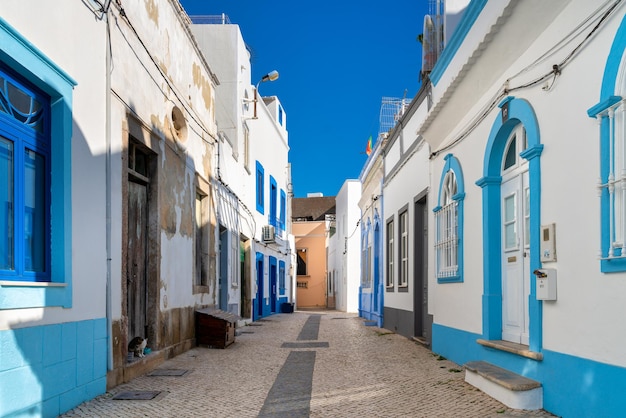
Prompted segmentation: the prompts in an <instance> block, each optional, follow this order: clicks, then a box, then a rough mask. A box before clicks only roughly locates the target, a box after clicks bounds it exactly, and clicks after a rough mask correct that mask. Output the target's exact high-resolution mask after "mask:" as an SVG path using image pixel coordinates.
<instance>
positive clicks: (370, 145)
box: [365, 135, 372, 155]
mask: <svg viewBox="0 0 626 418" xmlns="http://www.w3.org/2000/svg"><path fill="white" fill-rule="evenodd" d="M365 153H366V154H367V155H370V154H371V153H372V136H371V135H370V138H369V139H368V140H367V147H366V148H365Z"/></svg>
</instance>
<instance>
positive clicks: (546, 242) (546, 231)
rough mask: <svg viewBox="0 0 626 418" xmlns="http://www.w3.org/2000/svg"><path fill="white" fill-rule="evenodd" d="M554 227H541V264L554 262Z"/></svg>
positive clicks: (550, 225) (549, 225)
mask: <svg viewBox="0 0 626 418" xmlns="http://www.w3.org/2000/svg"><path fill="white" fill-rule="evenodd" d="M555 231H556V225H555V224H553V223H552V224H548V225H542V226H541V262H542V263H546V262H550V261H556V236H555Z"/></svg>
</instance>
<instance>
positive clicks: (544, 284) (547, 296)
mask: <svg viewBox="0 0 626 418" xmlns="http://www.w3.org/2000/svg"><path fill="white" fill-rule="evenodd" d="M533 274H534V275H535V277H536V278H537V287H536V295H537V300H556V269H537V270H535V271H533Z"/></svg>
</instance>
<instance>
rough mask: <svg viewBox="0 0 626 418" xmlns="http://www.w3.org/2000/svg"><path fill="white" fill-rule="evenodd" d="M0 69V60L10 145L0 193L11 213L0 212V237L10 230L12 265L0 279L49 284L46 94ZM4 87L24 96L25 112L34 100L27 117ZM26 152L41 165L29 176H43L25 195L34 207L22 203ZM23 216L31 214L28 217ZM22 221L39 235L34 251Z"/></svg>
mask: <svg viewBox="0 0 626 418" xmlns="http://www.w3.org/2000/svg"><path fill="white" fill-rule="evenodd" d="M3 67H4V66H3V65H2V64H1V63H0V76H1V77H2V79H3V80H4V82H3V83H2V85H0V95H1V96H2V101H0V106H1V107H0V136H1V137H3V138H4V139H5V140H6V141H8V142H9V143H11V144H12V153H11V154H12V155H11V158H10V160H8V161H10V162H11V165H10V167H11V171H12V173H11V178H12V181H11V185H10V188H11V191H10V192H9V190H7V186H9V184H8V183H7V182H1V183H0V188H2V189H3V190H4V192H5V193H3V194H6V195H9V194H11V196H7V197H10V202H8V203H10V208H7V209H8V210H7V209H5V210H4V211H2V212H3V213H4V212H8V211H10V212H11V213H10V215H9V214H8V213H6V214H5V216H2V218H3V223H4V219H6V224H5V228H7V231H5V232H4V233H0V235H4V236H5V237H6V236H7V235H6V234H7V232H8V230H12V231H13V237H12V238H13V239H12V242H11V243H7V244H8V245H7V249H10V250H11V256H10V257H8V258H10V263H11V264H12V266H11V268H10V269H7V270H2V269H1V267H0V280H24V281H35V282H49V281H50V233H49V231H50V178H51V170H50V165H51V164H50V163H51V158H50V132H49V127H48V122H49V117H50V111H49V110H50V109H49V107H50V103H49V100H48V98H47V97H45V96H44V95H42V94H41V93H39V92H37V91H36V90H35V89H34V88H33V87H32V86H30V83H24V82H22V81H21V80H19V79H18V76H17V75H15V74H11V71H10V70H9V69H6V70H5V69H4V68H3ZM9 86H12V87H13V88H17V89H18V90H20V92H21V93H22V94H23V95H24V96H29V97H30V101H31V111H32V110H33V102H36V103H38V104H39V105H40V106H41V107H40V109H39V111H36V112H34V113H30V114H29V115H28V116H27V115H25V114H23V113H22V112H20V111H19V110H17V109H14V108H12V103H11V97H10V95H9V93H8V90H9V88H10V87H9ZM5 87H6V89H5ZM5 106H6V108H5ZM6 112H9V113H6ZM22 119H24V120H22ZM29 122H31V123H32V124H34V126H39V127H40V129H35V127H34V126H29V125H31V123H29ZM31 152H32V153H35V154H36V156H37V157H39V158H38V159H39V161H40V163H39V164H41V166H40V167H39V168H37V166H35V171H36V173H35V177H39V176H43V177H42V178H41V180H43V181H42V182H39V183H40V184H39V185H38V186H35V187H36V191H35V195H37V197H35V198H34V199H30V200H36V201H37V202H36V206H37V207H34V208H30V210H28V209H27V207H26V205H27V202H26V201H27V198H26V196H27V195H28V194H29V193H27V192H26V190H25V189H26V187H28V184H27V183H28V181H27V177H28V176H27V174H26V173H27V170H28V166H32V164H29V163H28V162H27V160H28V155H30V154H31ZM39 164H38V165H39ZM7 168H9V167H7ZM3 206H4V205H3ZM7 206H9V205H7ZM29 214H30V215H31V216H28V215H29ZM9 216H10V218H9ZM29 219H30V221H29ZM37 220H39V221H37ZM37 224H39V225H37ZM27 225H30V228H29V229H31V230H32V231H33V233H32V234H30V235H31V236H38V237H39V239H35V241H37V243H36V244H37V245H35V246H36V247H38V251H37V250H35V249H34V248H30V250H29V248H28V246H27V245H25V240H26V239H27V234H26V232H25V229H26V228H27ZM33 252H35V253H39V254H37V255H34V254H32V253H33ZM3 258H4V257H3ZM32 259H38V260H39V262H37V263H36V264H37V265H38V266H37V267H34V268H33V267H31V268H29V266H28V265H29V264H32V262H31V263H29V262H28V261H27V260H32ZM7 261H9V260H7Z"/></svg>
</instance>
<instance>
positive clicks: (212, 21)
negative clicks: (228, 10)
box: [189, 13, 231, 25]
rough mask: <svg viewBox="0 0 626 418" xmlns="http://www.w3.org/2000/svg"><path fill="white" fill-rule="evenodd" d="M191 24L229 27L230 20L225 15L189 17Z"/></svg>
mask: <svg viewBox="0 0 626 418" xmlns="http://www.w3.org/2000/svg"><path fill="white" fill-rule="evenodd" d="M189 19H191V22H192V23H194V24H196V25H230V24H231V23H230V18H229V17H228V15H226V14H225V13H222V14H221V15H198V16H189Z"/></svg>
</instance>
